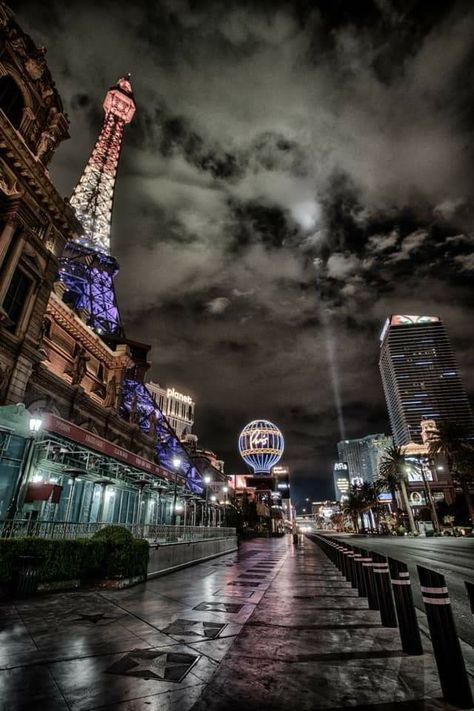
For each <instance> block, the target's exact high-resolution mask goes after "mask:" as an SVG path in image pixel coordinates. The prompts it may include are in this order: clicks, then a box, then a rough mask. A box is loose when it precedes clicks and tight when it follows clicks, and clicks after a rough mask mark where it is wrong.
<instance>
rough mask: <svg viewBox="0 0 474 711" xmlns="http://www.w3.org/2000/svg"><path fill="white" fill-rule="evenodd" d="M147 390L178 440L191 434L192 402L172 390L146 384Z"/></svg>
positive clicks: (157, 384)
mask: <svg viewBox="0 0 474 711" xmlns="http://www.w3.org/2000/svg"><path fill="white" fill-rule="evenodd" d="M146 387H147V390H148V391H149V392H150V393H151V396H152V398H153V400H154V401H155V403H156V404H157V405H158V407H159V408H160V410H161V412H162V413H163V414H164V415H165V417H166V418H167V420H168V422H169V423H170V425H171V427H172V428H173V429H174V431H175V432H176V434H177V435H178V437H179V438H180V439H183V438H184V437H185V436H186V435H188V434H191V430H192V428H193V424H194V400H193V399H192V397H191V395H184V394H183V393H179V392H177V391H176V390H175V389H174V388H163V387H161V385H159V383H146Z"/></svg>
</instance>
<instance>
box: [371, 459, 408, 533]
mask: <svg viewBox="0 0 474 711" xmlns="http://www.w3.org/2000/svg"><path fill="white" fill-rule="evenodd" d="M379 473H380V476H379V478H378V480H377V485H378V486H379V487H380V488H381V489H384V490H385V491H390V493H391V494H392V497H393V498H394V499H395V493H396V492H397V491H399V492H400V496H401V499H402V503H403V508H404V509H405V511H406V513H407V515H408V522H409V526H410V531H411V533H416V528H415V521H414V519H413V512H412V510H411V506H410V503H409V501H408V493H407V485H406V481H407V473H406V467H405V455H404V454H403V451H402V448H401V447H396V446H393V447H387V449H386V450H385V453H384V455H383V458H382V461H381V462H380V467H379Z"/></svg>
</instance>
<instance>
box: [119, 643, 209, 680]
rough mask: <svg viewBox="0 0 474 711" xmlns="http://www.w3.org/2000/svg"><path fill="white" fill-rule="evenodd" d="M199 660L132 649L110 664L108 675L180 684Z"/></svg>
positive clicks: (188, 656) (188, 655)
mask: <svg viewBox="0 0 474 711" xmlns="http://www.w3.org/2000/svg"><path fill="white" fill-rule="evenodd" d="M198 659H199V655H198V654H196V655H195V654H187V653H185V652H164V651H160V650H157V649H134V650H132V651H131V652H128V654H126V655H125V656H124V657H122V658H121V659H119V660H118V661H117V662H115V663H114V664H112V666H110V667H109V668H108V669H107V670H106V672H107V673H108V674H124V675H125V676H135V677H138V678H139V679H156V680H157V681H172V682H175V683H179V682H181V681H182V680H183V679H184V677H185V676H186V674H187V673H188V672H189V671H190V670H191V668H192V667H193V666H194V664H195V663H196V662H197V660H198Z"/></svg>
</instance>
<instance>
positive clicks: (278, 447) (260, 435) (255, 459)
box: [239, 420, 285, 475]
mask: <svg viewBox="0 0 474 711" xmlns="http://www.w3.org/2000/svg"><path fill="white" fill-rule="evenodd" d="M284 448H285V442H284V440H283V435H282V433H281V432H280V430H279V429H278V427H276V425H274V424H273V423H272V422H269V421H268V420H253V421H252V422H249V424H248V425H246V426H245V427H244V429H243V430H242V432H241V433H240V437H239V452H240V456H241V457H242V459H243V460H244V462H246V463H247V464H248V465H249V466H250V467H252V469H253V470H254V473H255V474H263V475H270V473H271V468H272V467H273V466H274V465H275V464H276V463H277V462H279V461H280V459H281V456H282V454H283V450H284Z"/></svg>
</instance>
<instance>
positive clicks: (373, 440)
mask: <svg viewBox="0 0 474 711" xmlns="http://www.w3.org/2000/svg"><path fill="white" fill-rule="evenodd" d="M392 444H393V440H392V438H391V437H388V436H387V435H385V434H372V435H367V436H366V437H361V438H359V439H345V440H342V441H341V442H338V444H337V453H338V456H339V461H341V462H347V464H348V467H349V477H350V480H351V483H357V482H358V481H359V480H363V481H375V479H376V478H377V476H378V471H379V464H380V460H381V458H382V456H383V454H384V452H385V450H386V449H387V448H388V447H390V446H391V445H392Z"/></svg>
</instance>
